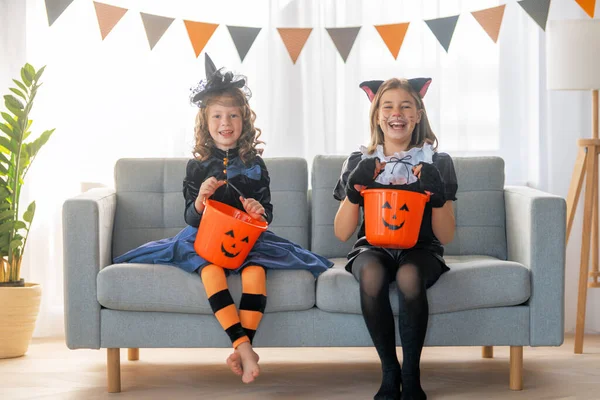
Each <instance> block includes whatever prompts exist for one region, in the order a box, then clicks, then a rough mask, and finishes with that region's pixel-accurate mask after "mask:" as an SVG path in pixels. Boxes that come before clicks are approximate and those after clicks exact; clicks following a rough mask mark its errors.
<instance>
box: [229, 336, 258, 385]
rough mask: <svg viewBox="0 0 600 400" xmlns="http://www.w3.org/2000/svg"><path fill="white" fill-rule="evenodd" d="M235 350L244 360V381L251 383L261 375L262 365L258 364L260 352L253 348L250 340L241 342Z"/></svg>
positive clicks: (242, 360)
mask: <svg viewBox="0 0 600 400" xmlns="http://www.w3.org/2000/svg"><path fill="white" fill-rule="evenodd" d="M235 352H236V353H238V354H239V355H240V358H241V362H242V371H243V372H242V382H244V383H250V382H252V381H254V379H255V378H256V377H258V375H260V367H259V366H258V360H259V357H258V354H256V353H255V352H254V350H253V349H252V345H251V344H250V343H249V342H246V343H242V344H240V345H239V346H238V347H237V349H235Z"/></svg>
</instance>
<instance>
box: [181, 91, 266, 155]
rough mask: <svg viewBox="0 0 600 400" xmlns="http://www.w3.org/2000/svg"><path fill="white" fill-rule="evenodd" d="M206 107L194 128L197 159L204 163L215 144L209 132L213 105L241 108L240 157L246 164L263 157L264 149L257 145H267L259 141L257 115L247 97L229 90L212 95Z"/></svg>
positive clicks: (205, 102)
mask: <svg viewBox="0 0 600 400" xmlns="http://www.w3.org/2000/svg"><path fill="white" fill-rule="evenodd" d="M203 104H204V106H203V107H201V108H200V110H198V114H196V125H195V127H194V137H195V141H196V143H195V145H194V150H193V155H194V157H195V158H196V159H198V160H200V161H204V160H206V159H208V158H209V157H210V154H211V153H210V150H211V148H213V147H215V142H214V140H213V138H212V137H211V136H210V132H209V131H208V108H209V107H210V106H211V105H213V104H227V106H232V107H239V108H240V111H241V114H242V134H241V135H240V138H239V139H238V142H237V145H238V149H239V150H238V155H239V157H240V158H241V160H242V161H243V162H244V163H247V162H250V161H252V160H253V159H254V157H255V156H256V155H257V154H258V155H262V153H263V149H262V148H257V147H256V146H257V145H260V144H265V142H263V141H262V140H258V138H259V137H260V135H261V130H260V129H259V128H257V127H255V126H254V121H255V120H256V114H255V113H254V111H252V109H251V108H250V105H249V104H248V100H247V99H246V95H245V94H244V93H243V92H242V91H241V90H240V89H238V88H227V89H225V90H222V91H219V92H215V93H211V94H210V95H209V96H207V97H206V98H205V99H204V100H203Z"/></svg>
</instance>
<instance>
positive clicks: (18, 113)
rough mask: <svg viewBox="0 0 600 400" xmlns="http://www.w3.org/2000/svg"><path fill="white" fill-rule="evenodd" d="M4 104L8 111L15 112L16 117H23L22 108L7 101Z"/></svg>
mask: <svg viewBox="0 0 600 400" xmlns="http://www.w3.org/2000/svg"><path fill="white" fill-rule="evenodd" d="M5 105H6V108H8V111H10V112H11V113H13V114H15V116H16V117H17V118H23V116H24V114H23V110H22V109H20V108H18V107H14V106H13V105H12V104H9V103H5Z"/></svg>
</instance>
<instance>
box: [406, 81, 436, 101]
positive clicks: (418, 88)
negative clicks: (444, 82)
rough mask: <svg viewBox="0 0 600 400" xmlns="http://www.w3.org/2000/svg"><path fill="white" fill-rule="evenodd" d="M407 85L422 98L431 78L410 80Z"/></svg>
mask: <svg viewBox="0 0 600 400" xmlns="http://www.w3.org/2000/svg"><path fill="white" fill-rule="evenodd" d="M408 83H410V86H412V88H413V89H414V90H415V92H417V93H419V96H421V98H423V97H425V95H426V94H427V89H429V85H431V78H412V79H409V80H408Z"/></svg>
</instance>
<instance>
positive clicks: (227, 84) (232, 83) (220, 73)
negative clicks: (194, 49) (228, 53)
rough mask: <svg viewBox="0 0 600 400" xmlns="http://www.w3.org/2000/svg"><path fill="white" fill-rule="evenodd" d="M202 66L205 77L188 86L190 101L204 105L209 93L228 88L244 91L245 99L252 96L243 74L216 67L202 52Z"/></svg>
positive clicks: (199, 105)
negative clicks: (194, 84)
mask: <svg viewBox="0 0 600 400" xmlns="http://www.w3.org/2000/svg"><path fill="white" fill-rule="evenodd" d="M204 56H205V57H204V68H205V71H206V78H205V79H202V80H200V82H198V84H197V85H196V86H194V87H192V88H190V102H191V103H192V104H194V105H196V106H198V107H205V106H206V104H205V99H206V97H207V96H208V95H209V94H211V93H218V92H224V91H226V90H227V89H230V88H237V89H240V90H241V91H242V93H244V95H245V96H246V99H247V100H250V97H252V92H251V91H250V89H249V88H248V86H246V81H247V78H246V77H245V76H244V75H235V74H234V73H233V72H231V71H226V70H225V68H224V67H223V68H220V69H217V67H215V64H214V63H213V61H212V60H211V59H210V57H209V56H208V54H207V53H204Z"/></svg>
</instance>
